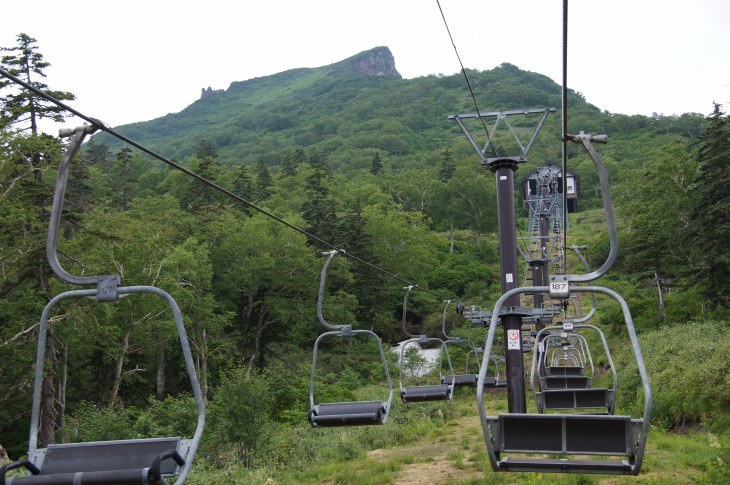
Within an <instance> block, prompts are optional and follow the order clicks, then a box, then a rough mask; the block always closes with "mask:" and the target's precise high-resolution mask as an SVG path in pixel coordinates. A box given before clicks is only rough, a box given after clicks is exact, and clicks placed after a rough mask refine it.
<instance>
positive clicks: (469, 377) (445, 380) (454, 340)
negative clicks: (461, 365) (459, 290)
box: [439, 300, 478, 386]
mask: <svg viewBox="0 0 730 485" xmlns="http://www.w3.org/2000/svg"><path fill="white" fill-rule="evenodd" d="M450 303H451V300H446V305H445V306H444V314H443V318H442V319H441V332H442V333H443V334H444V338H445V340H444V345H446V346H447V347H448V345H449V344H451V345H460V344H468V345H469V346H470V348H469V351H468V352H467V354H466V369H465V372H464V374H453V375H450V374H446V375H444V374H442V373H441V367H442V366H441V364H442V361H443V359H440V360H439V374H441V384H446V385H450V384H451V383H452V382H453V383H454V386H476V385H477V377H478V374H472V373H470V372H469V356H470V355H471V354H472V353H473V352H474V350H475V346H474V345H473V343H472V342H471V340H470V339H469V337H468V336H467V338H466V339H463V338H461V337H455V336H450V335H449V334H448V333H446V312H447V310H448V308H449V304H450ZM477 366H478V364H477Z"/></svg>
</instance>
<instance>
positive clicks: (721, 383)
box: [616, 321, 730, 428]
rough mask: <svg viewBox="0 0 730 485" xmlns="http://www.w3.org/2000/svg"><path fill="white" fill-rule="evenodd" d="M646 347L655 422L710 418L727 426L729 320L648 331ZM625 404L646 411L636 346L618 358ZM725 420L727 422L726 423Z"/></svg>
mask: <svg viewBox="0 0 730 485" xmlns="http://www.w3.org/2000/svg"><path fill="white" fill-rule="evenodd" d="M640 341H641V348H642V353H643V356H644V361H645V363H646V367H647V372H648V373H649V380H650V383H651V388H652V395H653V410H652V413H653V417H652V419H653V421H654V422H655V423H656V424H659V425H662V426H665V427H668V428H669V427H673V426H681V425H684V424H687V423H695V422H700V421H704V422H707V423H709V424H713V423H715V425H716V426H718V427H724V426H726V421H727V420H726V419H725V420H723V417H724V416H725V415H726V414H727V409H728V405H730V375H728V373H727V369H728V367H729V366H730V328H728V326H727V324H726V323H725V322H714V321H705V322H689V323H685V324H679V325H672V326H666V327H664V328H661V329H659V330H655V331H652V332H649V333H646V334H644V335H643V336H642V337H641V339H640ZM616 365H617V368H618V369H619V397H618V405H619V407H620V408H624V409H626V410H629V411H630V412H631V414H632V415H640V414H641V413H642V412H643V399H640V398H639V397H640V396H641V395H642V393H643V391H642V388H641V380H640V378H639V374H638V369H637V365H636V362H635V360H634V358H633V354H632V353H631V352H630V350H627V352H625V353H623V354H622V355H621V356H619V358H618V359H617V362H616ZM723 422H725V424H723Z"/></svg>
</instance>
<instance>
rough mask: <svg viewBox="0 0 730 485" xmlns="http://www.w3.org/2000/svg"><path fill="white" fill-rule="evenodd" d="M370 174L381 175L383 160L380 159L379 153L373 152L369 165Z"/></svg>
mask: <svg viewBox="0 0 730 485" xmlns="http://www.w3.org/2000/svg"><path fill="white" fill-rule="evenodd" d="M370 173H371V174H373V175H378V174H381V173H383V160H381V158H380V152H375V155H374V156H373V161H372V163H371V164H370Z"/></svg>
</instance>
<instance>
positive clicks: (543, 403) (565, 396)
mask: <svg viewBox="0 0 730 485" xmlns="http://www.w3.org/2000/svg"><path fill="white" fill-rule="evenodd" d="M571 328H572V329H573V330H572V331H573V332H575V331H579V330H582V329H591V330H594V331H596V332H597V333H598V334H599V336H600V337H601V341H602V342H603V348H604V351H605V354H606V357H607V359H608V365H609V367H610V369H611V373H612V376H613V386H612V387H610V388H597V387H593V386H592V380H593V359H592V357H591V354H590V349H589V348H588V347H587V341H585V337H583V336H582V335H579V334H577V333H572V334H568V333H567V332H565V331H564V330H565V329H564V328H563V327H558V326H552V327H545V328H544V329H542V330H540V332H538V338H542V334H543V333H545V334H548V335H547V337H545V338H544V339H542V341H541V343H540V345H539V347H540V348H536V349H535V352H533V358H532V368H531V371H530V387H531V388H532V392H533V396H534V398H535V403H536V404H537V409H538V412H540V413H543V412H545V411H551V410H568V409H570V410H578V409H584V410H587V409H593V410H595V411H593V413H603V414H613V413H614V407H615V396H616V389H617V386H618V377H617V374H616V369H615V367H614V365H613V359H612V357H611V352H610V351H609V348H608V343H607V341H606V337H605V335H604V334H603V332H602V331H601V330H600V329H599V328H598V327H595V326H593V325H587V324H571ZM560 330H563V331H562V332H560V333H556V332H557V331H560ZM566 337H574V338H576V342H584V343H585V345H586V347H585V348H584V349H583V350H580V351H578V350H576V351H575V355H574V356H573V357H572V358H578V356H585V358H586V359H587V361H588V362H589V364H590V367H591V373H590V375H572V373H573V372H574V370H573V369H576V368H582V367H577V366H576V367H573V366H570V367H568V366H551V367H550V368H549V369H550V371H549V372H550V375H546V376H540V378H539V382H540V390H539V391H537V390H536V386H535V377H536V375H537V374H538V372H537V370H536V367H537V366H538V362H539V361H540V359H541V354H543V355H546V354H547V353H548V352H547V348H548V345H549V343H550V341H551V340H555V339H556V338H557V339H564V338H566ZM560 350H563V349H560ZM582 358H583V357H581V359H582ZM559 369H566V373H565V374H564V375H560V374H559ZM599 409H600V410H601V411H598V410H599Z"/></svg>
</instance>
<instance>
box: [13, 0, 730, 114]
mask: <svg viewBox="0 0 730 485" xmlns="http://www.w3.org/2000/svg"><path fill="white" fill-rule="evenodd" d="M441 7H442V8H443V11H444V14H445V16H446V20H447V22H448V24H449V27H450V29H451V32H452V35H453V37H454V42H455V43H456V47H457V49H458V51H459V54H460V56H461V59H462V61H463V63H464V65H465V66H466V67H467V68H470V69H479V70H488V69H492V68H494V67H495V66H498V65H499V64H501V63H503V62H509V63H512V64H515V65H516V66H518V67H519V68H521V69H524V70H528V71H534V72H539V73H541V74H545V75H547V76H549V77H550V78H552V79H553V80H555V81H556V82H557V83H558V84H561V83H562V0H441ZM569 7H570V8H569V40H568V47H569V59H568V87H570V88H571V89H575V90H576V91H579V92H581V93H583V95H584V96H585V97H586V99H587V101H588V102H590V103H592V104H594V105H596V106H598V107H599V108H601V109H603V110H608V111H611V112H613V113H624V114H644V115H651V114H652V113H661V114H665V115H669V114H681V113H686V112H697V113H702V114H705V115H706V114H709V113H710V112H711V111H712V103H713V101H716V102H719V103H722V104H725V106H726V110H730V28H728V27H727V22H728V21H729V20H730V1H728V0H682V1H679V0H572V1H570V3H569ZM0 12H2V22H1V23H0V46H2V47H12V46H14V45H16V36H17V34H19V33H21V32H22V33H26V34H28V35H29V36H31V37H33V38H35V39H36V40H37V41H38V42H37V43H38V47H39V51H40V52H41V53H42V54H43V56H44V60H45V61H48V62H50V63H51V66H50V67H49V68H47V70H46V73H47V75H48V77H47V79H46V80H45V82H46V83H47V84H48V85H49V86H50V87H51V88H52V89H58V90H64V91H70V92H72V93H74V94H75V95H76V97H77V100H76V101H74V102H72V103H71V104H72V106H73V107H74V108H76V109H78V110H79V111H81V112H82V113H84V114H86V115H87V116H91V117H94V118H99V119H101V120H103V121H105V122H107V123H109V124H110V125H112V126H118V125H121V124H126V123H132V122H135V121H144V120H149V119H153V118H157V117H160V116H164V115H165V114H167V113H171V112H178V111H181V110H182V109H184V108H185V107H186V106H188V105H189V104H191V103H192V102H194V101H195V100H196V99H198V98H199V97H200V91H201V89H202V88H207V87H212V88H213V89H227V88H228V86H229V85H230V83H231V82H235V81H244V80H247V79H251V78H254V77H259V76H266V75H270V74H275V73H278V72H282V71H285V70H288V69H293V68H297V67H319V66H324V65H327V64H332V63H334V62H338V61H341V60H343V59H346V58H348V57H350V56H353V55H355V54H357V53H359V52H362V51H365V50H369V49H372V48H373V47H377V46H387V47H389V48H390V50H391V52H392V53H393V55H394V57H395V63H396V68H397V69H398V71H399V72H400V73H401V74H402V75H403V77H405V78H414V77H419V76H426V75H429V74H439V73H440V74H445V75H451V74H454V73H457V72H459V70H460V66H459V62H458V60H457V57H456V54H455V53H454V49H453V47H452V45H451V41H450V40H449V37H448V34H447V31H446V28H445V26H444V23H443V20H442V18H441V14H440V12H439V9H438V5H437V2H436V0H94V1H92V0H27V1H25V0H24V1H19V0H16V1H7V2H3V5H2V7H0ZM465 89H466V87H465Z"/></svg>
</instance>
